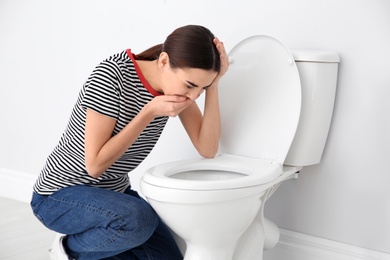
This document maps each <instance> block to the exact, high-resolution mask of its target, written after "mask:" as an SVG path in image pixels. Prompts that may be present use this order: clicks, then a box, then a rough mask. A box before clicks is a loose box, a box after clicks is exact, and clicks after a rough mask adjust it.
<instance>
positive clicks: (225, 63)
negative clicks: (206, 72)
mask: <svg viewBox="0 0 390 260" xmlns="http://www.w3.org/2000/svg"><path fill="white" fill-rule="evenodd" d="M214 44H215V46H216V47H217V50H218V52H219V58H220V61H221V69H220V71H219V73H218V76H217V78H216V79H220V78H221V77H222V76H223V75H225V73H226V71H228V69H229V64H230V63H229V56H228V55H227V53H226V50H225V46H224V45H223V42H221V41H220V40H219V39H218V38H214Z"/></svg>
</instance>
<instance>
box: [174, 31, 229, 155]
mask: <svg viewBox="0 0 390 260" xmlns="http://www.w3.org/2000/svg"><path fill="white" fill-rule="evenodd" d="M214 44H215V45H216V47H217V49H218V51H219V54H220V60H221V69H220V72H219V74H218V75H217V77H216V78H215V79H214V81H213V83H212V85H211V86H210V87H209V88H208V89H207V90H206V99H205V106H204V113H203V116H202V114H201V112H200V110H199V108H198V106H197V104H196V103H193V104H191V105H190V106H189V107H188V108H186V109H185V110H184V111H183V112H181V113H180V114H179V117H180V120H181V122H182V124H183V126H184V128H185V129H186V131H187V133H188V135H189V137H190V139H191V141H192V143H193V144H194V146H195V148H196V149H197V151H198V152H199V154H200V155H202V156H203V157H206V158H210V157H214V156H215V154H216V153H217V152H218V145H219V136H220V129H221V123H220V113H219V101H218V83H219V80H220V79H221V77H222V76H223V75H224V74H225V73H226V71H227V70H228V68H229V58H228V55H227V54H226V51H225V47H224V46H223V43H222V42H220V41H219V40H218V39H217V38H215V39H214Z"/></svg>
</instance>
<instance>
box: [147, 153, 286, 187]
mask: <svg viewBox="0 0 390 260" xmlns="http://www.w3.org/2000/svg"><path fill="white" fill-rule="evenodd" d="M203 173H204V174H203ZM220 173H222V174H220ZM282 173H283V168H282V167H281V166H280V165H279V164H277V163H275V162H271V161H267V160H263V159H253V158H247V157H240V156H235V155H230V154H222V155H219V156H217V157H215V158H212V159H207V158H198V159H190V160H184V161H179V162H171V163H165V164H161V165H158V166H156V167H153V168H150V169H149V170H148V171H147V172H146V173H145V175H144V177H143V181H144V182H146V183H149V184H151V185H154V186H160V187H164V188H170V189H178V190H198V191H207V190H229V189H239V188H245V187H252V186H258V185H261V184H265V183H268V182H270V181H272V180H275V179H276V178H277V177H279V176H280V175H281V174H282ZM178 175H179V176H178ZM203 177H204V178H203Z"/></svg>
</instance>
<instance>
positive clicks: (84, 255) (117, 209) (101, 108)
mask: <svg viewBox="0 0 390 260" xmlns="http://www.w3.org/2000/svg"><path fill="white" fill-rule="evenodd" d="M228 67H229V61H228V56H227V54H226V52H225V48H224V46H223V43H222V42H220V41H219V40H218V39H217V38H215V37H214V35H213V34H212V33H211V32H210V31H209V30H208V29H206V28H204V27H202V26H196V25H189V26H184V27H181V28H178V29H176V30H175V31H174V32H173V33H172V34H170V35H169V36H168V37H167V39H166V41H165V42H164V44H160V45H156V46H154V47H152V48H150V49H148V50H146V51H144V52H142V53H141V54H138V55H134V54H133V53H132V52H131V51H130V50H125V51H123V52H121V53H118V54H116V55H113V56H111V57H110V58H108V59H106V60H104V61H103V62H101V63H100V64H99V65H98V66H97V67H96V68H95V70H94V71H93V72H92V74H91V75H90V77H89V78H88V80H87V81H86V83H85V84H84V86H83V88H82V89H81V91H80V94H79V97H78V100H77V102H76V105H75V107H74V109H73V112H72V115H71V117H70V120H69V123H68V126H67V128H66V130H65V132H64V134H63V136H62V137H61V140H60V141H59V143H58V145H57V146H56V147H55V149H54V150H53V152H52V153H51V154H50V156H49V157H48V159H47V161H46V165H45V167H44V168H43V170H42V172H41V174H40V176H39V177H38V179H37V181H36V183H35V185H34V193H33V198H32V202H31V206H32V209H33V212H34V214H35V215H36V217H37V218H38V219H39V220H40V221H41V222H42V223H43V224H44V225H45V226H46V227H48V228H49V229H51V230H54V231H56V232H58V233H61V234H66V235H63V236H57V238H56V241H54V243H53V247H52V249H51V250H50V251H51V252H50V254H51V257H52V259H80V260H82V259H93V260H96V259H156V260H164V259H167V260H175V259H182V255H181V254H180V251H179V250H178V248H177V246H176V244H175V241H174V240H173V238H172V237H171V235H170V233H169V231H168V230H167V228H166V226H165V225H164V224H163V223H162V222H161V220H160V219H159V217H158V216H157V214H156V213H155V212H154V211H153V209H152V208H151V207H150V205H149V204H148V203H147V202H146V201H145V200H143V199H142V198H140V197H139V196H138V194H137V192H135V191H133V190H131V188H130V182H129V177H128V173H129V172H131V171H132V170H133V169H135V168H136V167H137V165H139V164H140V163H141V162H142V161H143V160H144V159H145V157H146V156H147V155H148V154H149V153H150V151H151V150H152V149H153V147H154V145H155V143H156V142H157V140H158V139H159V137H160V134H161V132H162V130H163V128H164V126H165V124H166V122H167V120H168V117H170V116H177V115H179V117H180V120H181V122H182V124H183V125H184V128H185V129H186V131H187V133H188V135H189V137H190V139H191V141H192V143H193V144H194V146H195V147H196V149H197V150H198V152H199V154H200V155H202V156H204V157H213V156H214V155H215V154H216V152H217V149H218V141H219V133H220V122H219V121H220V117H219V107H218V82H219V80H220V78H221V77H222V76H223V75H224V74H225V72H226V71H227V69H228ZM203 92H206V99H205V107H204V113H203V115H202V114H201V112H200V110H199V108H198V106H197V104H196V103H195V102H194V101H195V100H196V99H197V98H198V97H199V96H200V95H201V94H202V93H203Z"/></svg>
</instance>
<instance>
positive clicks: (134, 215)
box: [122, 204, 159, 242]
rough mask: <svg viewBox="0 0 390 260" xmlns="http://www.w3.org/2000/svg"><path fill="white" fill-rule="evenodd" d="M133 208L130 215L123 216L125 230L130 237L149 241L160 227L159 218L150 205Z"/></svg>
mask: <svg viewBox="0 0 390 260" xmlns="http://www.w3.org/2000/svg"><path fill="white" fill-rule="evenodd" d="M146 205H147V206H141V207H133V208H132V209H131V211H129V214H126V215H125V216H123V222H122V223H123V224H124V226H123V229H124V230H125V231H127V232H126V233H127V234H128V236H130V237H133V238H134V237H137V238H138V239H139V240H140V241H142V242H145V241H147V240H148V239H149V238H150V237H151V236H152V234H153V233H154V231H155V230H156V229H157V226H158V225H159V217H158V215H157V214H156V212H155V211H154V210H153V209H152V208H151V207H150V205H148V204H146Z"/></svg>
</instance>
